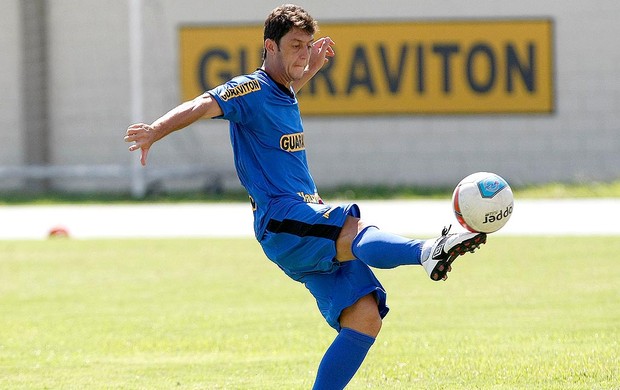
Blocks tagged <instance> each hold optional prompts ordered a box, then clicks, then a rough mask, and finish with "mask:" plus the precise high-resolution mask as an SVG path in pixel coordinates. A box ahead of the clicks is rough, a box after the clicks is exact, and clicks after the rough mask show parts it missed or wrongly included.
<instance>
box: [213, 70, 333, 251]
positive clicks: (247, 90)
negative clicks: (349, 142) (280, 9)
mask: <svg viewBox="0 0 620 390" xmlns="http://www.w3.org/2000/svg"><path fill="white" fill-rule="evenodd" d="M208 93H209V94H211V95H212V96H213V97H214V98H215V100H216V101H217V102H218V103H219V105H220V107H221V109H222V112H223V115H222V116H220V117H218V118H220V119H226V120H228V121H229V122H230V139H231V143H232V147H233V153H234V160H235V167H236V169H237V175H238V176H239V180H240V181H241V184H242V185H243V186H244V187H245V189H246V190H247V191H248V193H249V195H250V198H251V200H252V204H253V207H254V213H255V214H254V231H255V233H256V237H257V238H258V239H259V240H260V238H261V237H262V236H263V233H264V232H265V229H266V225H267V223H268V222H269V218H270V214H271V213H272V212H273V211H272V208H273V207H274V205H275V204H276V203H277V204H278V207H282V205H283V203H282V202H284V204H286V203H287V202H306V203H322V202H321V201H320V198H319V196H318V194H317V189H316V185H315V183H314V180H313V178H312V176H311V174H310V170H309V169H308V162H307V159H306V151H305V144H304V133H303V131H304V129H303V123H302V120H301V115H300V113H299V106H298V104H297V98H296V97H295V94H294V93H293V91H292V90H290V89H288V88H286V87H285V86H283V85H281V84H278V83H276V82H275V81H274V80H273V79H272V78H271V77H269V75H268V74H267V73H265V72H264V71H263V70H257V71H255V72H254V73H252V74H249V75H244V76H238V77H235V78H233V79H232V80H230V81H229V82H227V83H225V84H222V85H220V86H218V87H216V88H213V89H212V90H210V91H208Z"/></svg>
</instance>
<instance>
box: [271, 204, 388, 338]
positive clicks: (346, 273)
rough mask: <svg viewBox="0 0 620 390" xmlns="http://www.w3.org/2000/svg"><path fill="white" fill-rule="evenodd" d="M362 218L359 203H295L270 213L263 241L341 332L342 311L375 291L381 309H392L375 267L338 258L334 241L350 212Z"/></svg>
mask: <svg viewBox="0 0 620 390" xmlns="http://www.w3.org/2000/svg"><path fill="white" fill-rule="evenodd" d="M349 215H351V216H353V217H359V216H360V211H359V207H358V206H357V205H355V204H349V205H344V206H336V207H331V206H327V205H324V204H313V203H303V202H293V203H289V204H287V205H286V207H280V208H278V209H277V210H275V211H274V212H273V213H271V215H270V217H271V218H270V220H269V222H268V224H267V229H266V231H265V234H264V235H263V237H262V239H261V240H260V244H261V246H262V248H263V251H264V252H265V254H266V255H267V257H268V258H269V259H270V260H271V261H273V262H274V263H276V264H277V265H278V267H280V268H281V269H282V270H283V271H284V272H285V273H286V274H287V275H288V276H289V277H291V278H292V279H294V280H297V281H299V282H301V283H304V284H305V286H306V287H307V288H308V290H310V292H311V293H312V295H313V296H314V297H315V299H316V301H317V304H318V307H319V310H320V311H321V314H323V316H324V317H325V319H326V320H327V322H328V323H329V325H330V326H332V327H333V328H334V329H336V330H340V324H339V322H338V319H339V317H340V313H341V312H342V310H344V309H346V308H347V307H349V306H351V305H352V304H354V303H355V302H357V300H359V299H360V298H362V297H363V296H365V295H368V294H370V293H374V294H375V297H376V299H377V303H378V306H379V313H380V314H381V317H384V316H385V315H386V314H387V312H388V310H389V309H388V307H387V305H386V293H385V290H384V289H383V286H381V283H379V281H378V280H377V278H376V277H375V275H374V274H373V272H372V270H371V269H370V268H369V267H368V266H367V265H366V264H364V263H363V262H361V261H359V260H352V261H347V262H343V263H341V262H339V261H337V260H336V259H335V257H336V240H337V238H338V236H339V235H340V231H341V230H342V226H343V225H344V222H345V220H346V218H347V216H349Z"/></svg>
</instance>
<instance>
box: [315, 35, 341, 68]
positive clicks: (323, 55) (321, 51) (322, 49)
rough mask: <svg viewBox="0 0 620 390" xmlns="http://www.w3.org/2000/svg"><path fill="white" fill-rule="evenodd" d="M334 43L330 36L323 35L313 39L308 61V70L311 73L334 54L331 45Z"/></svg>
mask: <svg viewBox="0 0 620 390" xmlns="http://www.w3.org/2000/svg"><path fill="white" fill-rule="evenodd" d="M335 44H336V43H335V42H334V41H332V39H331V38H330V37H323V38H319V39H317V40H316V41H314V43H313V44H312V52H311V53H310V61H309V62H308V71H309V72H312V74H314V73H316V72H318V71H319V69H321V68H322V67H323V65H325V63H326V62H327V61H329V58H331V57H333V56H334V55H335V54H336V52H335V51H334V48H333V47H332V46H334V45H335Z"/></svg>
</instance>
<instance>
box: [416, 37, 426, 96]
mask: <svg viewBox="0 0 620 390" xmlns="http://www.w3.org/2000/svg"><path fill="white" fill-rule="evenodd" d="M416 52H417V58H418V62H417V72H416V74H417V75H418V79H417V85H416V87H417V91H418V92H419V93H424V92H425V88H424V77H425V74H424V46H422V44H419V45H417V46H416Z"/></svg>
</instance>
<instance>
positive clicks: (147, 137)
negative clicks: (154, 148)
mask: <svg viewBox="0 0 620 390" xmlns="http://www.w3.org/2000/svg"><path fill="white" fill-rule="evenodd" d="M153 134H154V131H153V127H152V126H151V125H147V124H145V123H135V124H133V125H131V126H129V127H128V128H127V132H126V133H125V142H133V144H132V145H131V146H130V147H129V151H130V152H133V151H136V150H138V149H140V151H141V153H140V163H141V164H142V165H146V157H147V156H148V154H149V149H150V148H151V145H152V144H153Z"/></svg>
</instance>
